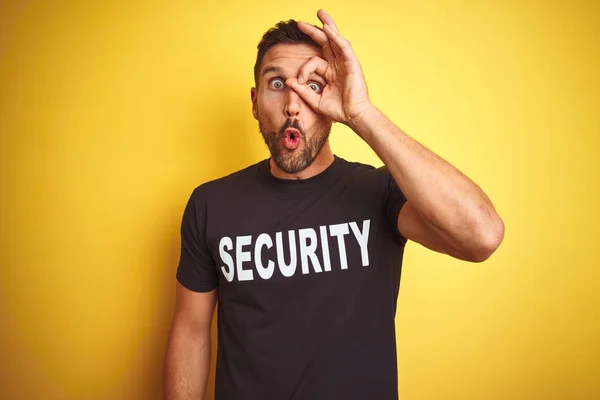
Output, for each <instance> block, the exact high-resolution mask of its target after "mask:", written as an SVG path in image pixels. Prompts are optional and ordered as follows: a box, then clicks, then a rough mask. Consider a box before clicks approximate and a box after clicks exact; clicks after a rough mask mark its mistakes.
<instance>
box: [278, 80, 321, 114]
mask: <svg viewBox="0 0 600 400" xmlns="http://www.w3.org/2000/svg"><path fill="white" fill-rule="evenodd" d="M285 84H286V85H287V86H289V87H290V88H292V90H294V92H296V93H298V96H300V98H301V99H302V100H304V101H305V102H306V103H307V104H308V105H309V106H311V107H312V109H313V110H315V111H317V109H318V107H319V102H320V100H321V96H320V95H319V94H318V93H316V92H315V91H314V90H312V89H311V88H309V87H308V85H301V84H300V83H298V79H296V78H289V79H287V80H286V81H285Z"/></svg>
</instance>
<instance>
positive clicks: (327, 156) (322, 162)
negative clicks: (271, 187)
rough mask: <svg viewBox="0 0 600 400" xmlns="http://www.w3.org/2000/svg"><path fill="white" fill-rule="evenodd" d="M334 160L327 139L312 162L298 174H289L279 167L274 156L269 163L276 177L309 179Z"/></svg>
mask: <svg viewBox="0 0 600 400" xmlns="http://www.w3.org/2000/svg"><path fill="white" fill-rule="evenodd" d="M333 160H334V156H333V153H332V152H331V148H330V147H329V141H327V142H326V143H325V145H323V148H322V149H321V151H320V152H319V154H318V155H317V157H316V158H315V159H314V161H313V162H312V164H310V165H309V166H308V167H306V168H305V169H303V170H302V171H300V172H298V173H296V174H288V173H287V172H284V171H282V170H281V169H279V167H278V166H277V164H275V162H274V161H273V159H272V158H271V160H270V161H269V165H270V167H271V174H272V175H273V176H274V177H276V178H279V179H308V178H312V177H313V176H315V175H319V174H320V173H321V172H323V171H325V170H326V169H327V168H328V167H329V166H330V165H331V164H332V163H333Z"/></svg>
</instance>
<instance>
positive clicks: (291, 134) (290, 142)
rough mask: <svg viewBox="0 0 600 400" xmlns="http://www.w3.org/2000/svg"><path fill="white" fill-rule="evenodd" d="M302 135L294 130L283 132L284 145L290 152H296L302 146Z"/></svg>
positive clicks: (288, 129) (289, 129)
mask: <svg viewBox="0 0 600 400" xmlns="http://www.w3.org/2000/svg"><path fill="white" fill-rule="evenodd" d="M300 139H301V133H300V131H299V130H297V129H294V128H287V129H286V130H285V131H284V132H283V144H284V145H285V147H286V148H287V149H288V150H295V149H297V148H298V146H299V145H300Z"/></svg>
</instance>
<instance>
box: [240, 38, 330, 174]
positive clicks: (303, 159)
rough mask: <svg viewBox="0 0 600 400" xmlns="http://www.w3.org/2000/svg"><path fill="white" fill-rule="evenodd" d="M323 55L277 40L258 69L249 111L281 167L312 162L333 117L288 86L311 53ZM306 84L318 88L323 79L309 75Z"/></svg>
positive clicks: (290, 169) (296, 167) (301, 166)
mask: <svg viewBox="0 0 600 400" xmlns="http://www.w3.org/2000/svg"><path fill="white" fill-rule="evenodd" d="M313 56H319V57H322V56H323V55H322V54H321V51H320V49H317V48H315V47H313V46H310V45H307V44H277V45H275V46H273V47H271V48H270V49H269V51H268V52H267V53H266V54H265V56H264V58H263V60H262V63H261V66H260V71H259V76H258V87H257V88H252V91H251V96H252V113H253V115H254V118H256V119H257V120H258V126H259V129H260V132H261V133H262V135H263V138H264V140H265V143H266V144H267V146H268V147H269V151H270V152H271V158H272V159H273V161H274V162H275V164H276V165H277V166H278V167H279V169H281V170H282V171H284V172H286V173H288V174H295V173H298V172H300V171H302V170H304V169H305V168H307V167H308V166H309V165H311V164H312V162H313V161H314V159H315V158H316V157H317V156H318V155H319V153H320V151H321V149H322V148H323V146H324V145H325V143H326V142H327V139H328V137H329V132H330V131H331V124H332V121H331V120H330V119H329V118H327V117H325V116H323V115H320V114H317V113H316V112H314V111H313V109H312V108H311V107H310V106H309V105H308V104H307V103H306V102H304V100H302V98H301V97H300V96H299V95H298V94H297V93H296V92H294V90H292V89H291V88H289V87H287V86H286V85H285V81H286V79H288V78H297V77H298V73H299V71H300V67H301V66H302V65H303V64H304V63H306V62H307V61H308V60H309V59H310V58H311V57H313ZM307 85H308V86H309V87H310V88H311V89H313V90H315V91H317V92H320V91H321V90H322V89H323V88H324V87H325V81H324V80H323V78H321V77H320V76H319V75H316V74H313V75H311V76H309V78H308V81H307Z"/></svg>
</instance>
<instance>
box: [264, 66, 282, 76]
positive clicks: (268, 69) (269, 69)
mask: <svg viewBox="0 0 600 400" xmlns="http://www.w3.org/2000/svg"><path fill="white" fill-rule="evenodd" d="M282 70H283V69H282V68H281V67H277V66H275V65H271V66H268V67H266V68H265V69H263V72H262V75H266V74H268V73H269V72H281V71H282Z"/></svg>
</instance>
